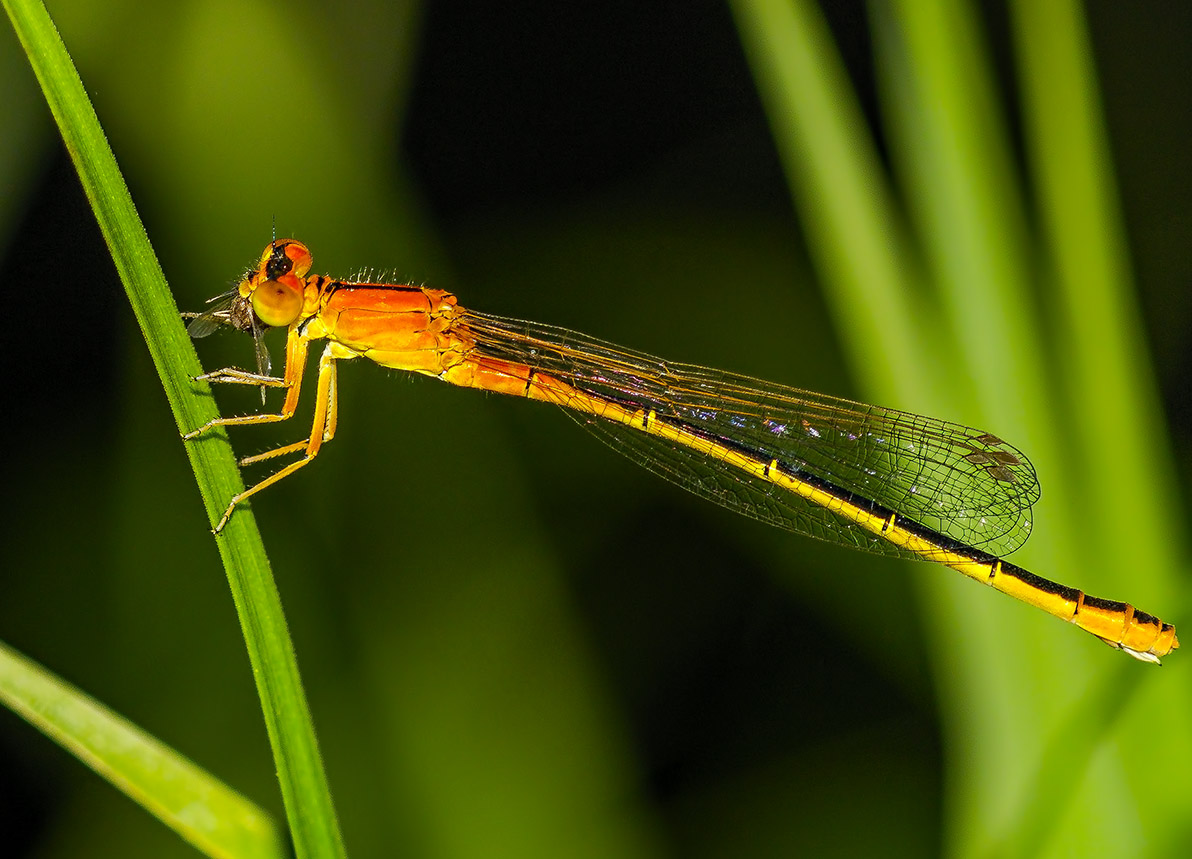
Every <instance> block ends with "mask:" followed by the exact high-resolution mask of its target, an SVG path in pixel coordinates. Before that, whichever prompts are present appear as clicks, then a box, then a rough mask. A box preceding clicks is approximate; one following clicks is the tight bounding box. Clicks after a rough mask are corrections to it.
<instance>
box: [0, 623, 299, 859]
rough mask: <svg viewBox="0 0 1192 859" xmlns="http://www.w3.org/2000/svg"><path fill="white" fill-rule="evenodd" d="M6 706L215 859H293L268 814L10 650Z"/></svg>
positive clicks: (1, 695)
mask: <svg viewBox="0 0 1192 859" xmlns="http://www.w3.org/2000/svg"><path fill="white" fill-rule="evenodd" d="M0 701H3V702H4V704H5V705H6V706H7V707H8V708H9V709H11V710H13V711H14V712H16V713H18V714H20V715H21V716H22V717H24V718H25V719H26V721H28V722H29V723H30V724H31V725H33V726H34V727H36V728H38V729H39V730H40V731H41V732H42V733H44V734H45V735H46V736H48V737H49V738H50V739H52V740H54V741H55V742H57V743H59V744H60V745H61V746H63V747H64V748H65V749H66V750H67V751H69V752H71V753H72V754H73V755H74V756H75V757H77V758H78V759H79V760H81V761H82V762H83V763H85V764H86V765H87V766H89V767H91V769H93V770H95V771H96V772H97V773H98V774H99V775H101V776H102V777H103V778H105V779H107V780H108V781H109V782H111V783H112V784H113V785H114V786H115V787H116V788H117V789H118V790H120V791H121V792H123V793H125V794H127V795H128V797H129V798H131V799H132V800H133V801H134V802H137V803H140V804H141V805H143V806H144V807H145V809H146V810H147V811H148V812H149V813H150V814H152V815H154V816H155V817H157V818H158V819H160V820H161V821H162V822H163V823H165V824H166V825H167V826H169V827H170V828H171V829H173V830H175V831H176V832H177V833H178V834H179V835H181V836H182V837H183V838H184V839H186V840H187V841H189V842H190V843H191V844H193V845H194V846H195V847H197V848H198V849H199V850H202V851H203V852H204V853H206V854H207V855H208V856H220V857H245V859H250V857H271V856H278V857H280V856H284V855H285V850H283V848H282V845H281V842H280V841H279V839H278V835H277V831H276V829H275V828H274V825H273V820H272V819H271V818H270V817H269V815H268V814H266V813H265V812H263V811H262V810H261V809H260V808H258V807H257V806H256V805H254V804H253V803H252V802H250V801H249V800H247V799H245V798H244V797H243V796H241V795H240V794H238V793H236V791H234V790H232V789H231V788H229V787H228V786H227V785H225V784H224V783H223V782H221V781H220V780H219V779H217V778H215V777H213V776H212V775H211V774H210V773H207V772H205V771H204V770H202V769H200V768H199V767H197V766H195V765H194V764H193V763H192V762H190V761H189V760H187V759H186V758H185V757H183V756H182V755H180V754H178V753H177V752H176V751H174V750H173V749H171V748H169V747H168V746H166V745H164V744H163V743H161V742H160V741H158V740H157V739H155V738H153V737H151V736H150V735H148V734H146V733H145V732H144V731H142V730H141V729H140V728H138V727H137V726H136V725H133V724H132V723H130V722H129V721H128V720H126V719H124V718H122V717H120V716H118V715H116V714H115V713H113V712H112V711H111V710H109V709H108V708H107V707H104V706H103V705H102V704H100V703H98V702H97V701H95V700H94V699H93V698H91V697H90V696H89V695H87V694H85V693H83V692H81V691H79V690H78V689H76V688H75V687H73V686H71V685H70V684H68V683H66V682H64V681H63V680H62V679H61V678H59V677H57V676H55V675H54V674H53V673H51V672H49V671H47V670H45V669H44V668H42V667H41V666H40V665H37V664H36V663H34V662H33V661H32V660H30V659H28V658H26V657H25V656H22V655H21V654H19V653H17V652H16V651H14V650H12V649H11V648H9V647H8V646H7V645H4V644H0Z"/></svg>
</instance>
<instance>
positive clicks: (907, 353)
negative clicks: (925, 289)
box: [732, 0, 935, 396]
mask: <svg viewBox="0 0 1192 859" xmlns="http://www.w3.org/2000/svg"><path fill="white" fill-rule="evenodd" d="M732 6H733V12H734V15H735V17H736V20H737V26H738V29H739V30H740V32H741V39H742V42H743V43H744V46H745V51H746V54H747V55H748V57H749V61H750V64H751V65H752V67H753V70H754V76H755V77H756V78H757V80H758V91H759V94H760V95H761V97H762V100H763V102H764V103H765V106H766V112H767V113H768V114H769V116H770V124H771V127H772V130H773V133H774V137H775V141H776V143H777V146H778V153H779V157H780V158H781V159H782V163H783V167H784V169H785V170H786V173H787V177H788V181H789V182H790V185H791V188H792V200H793V202H794V205H795V208H796V209H797V210H798V212H799V216H800V221H801V222H802V223H803V225H804V229H805V231H806V233H807V239H808V246H809V250H810V252H811V254H812V257H813V258H814V259H815V261H816V264H817V267H818V269H819V271H820V273H821V277H822V278H823V279H824V280H825V281H826V282H830V283H831V284H832V285H833V288H832V289H831V290H828V291H827V292H826V297H827V298H828V301H829V302H830V306H831V308H832V312H833V315H834V316H835V318H836V320H837V329H838V330H839V331H840V332H841V337H843V338H844V339H845V340H846V341H847V345H848V347H849V348H848V350H847V351H848V352H849V353H850V354H851V355H852V359H853V362H854V369H856V370H861V369H862V368H868V369H869V370H870V371H872V372H873V373H874V374H875V376H877V377H878V382H877V387H878V389H880V390H892V389H893V388H894V387H895V386H896V384H897V381H896V380H898V379H900V378H901V379H908V378H911V379H918V380H920V381H921V382H922V384H923V389H924V391H925V394H924V396H927V395H928V394H927V393H926V392H930V391H931V390H933V389H934V387H935V380H934V379H933V378H932V377H931V376H930V374H924V373H923V372H922V371H921V368H922V367H924V366H933V365H934V363H935V362H933V361H931V360H930V356H931V354H932V352H931V348H932V347H931V342H932V341H930V340H927V339H924V338H922V337H920V336H919V334H918V325H919V324H920V323H919V322H917V321H916V320H917V319H922V318H923V317H924V316H926V315H930V314H929V311H928V308H926V307H924V306H922V305H921V303H920V302H918V301H917V300H916V296H915V292H916V290H915V282H916V279H917V278H916V275H915V273H914V272H915V264H914V260H913V254H912V253H911V249H910V247H909V246H908V244H907V243H906V241H905V238H904V229H903V225H902V222H901V219H900V217H899V215H898V213H897V211H896V208H895V205H894V200H893V193H892V191H891V189H890V186H889V183H888V181H887V179H886V177H885V175H884V173H883V171H882V169H881V161H880V158H879V157H878V154H877V151H876V149H875V147H873V146H872V141H871V140H870V139H869V138H868V137H867V136H866V135H865V134H863V133H859V131H860V130H861V129H863V128H864V126H865V119H864V116H863V114H862V111H861V108H860V105H859V104H857V102H856V99H855V97H854V96H853V93H852V91H851V89H850V87H849V83H848V76H847V74H846V73H845V71H844V68H843V67H842V65H841V63H840V60H839V57H838V56H837V55H836V52H835V47H834V46H833V45H832V42H831V35H830V33H829V32H828V29H827V25H826V24H825V23H824V21H823V20H822V19H821V17H820V15H819V13H818V10H816V9H815V8H814V6H813V5H812V4H808V3H804V2H790V0H734V2H733V4H732ZM887 347H888V348H887Z"/></svg>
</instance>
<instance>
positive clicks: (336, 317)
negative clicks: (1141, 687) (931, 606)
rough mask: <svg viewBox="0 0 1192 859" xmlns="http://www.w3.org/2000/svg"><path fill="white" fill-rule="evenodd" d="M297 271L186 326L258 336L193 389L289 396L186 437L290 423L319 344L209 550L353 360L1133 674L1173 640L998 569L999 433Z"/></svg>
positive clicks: (1107, 604) (1003, 511)
mask: <svg viewBox="0 0 1192 859" xmlns="http://www.w3.org/2000/svg"><path fill="white" fill-rule="evenodd" d="M310 267H311V255H310V251H309V250H307V248H306V246H305V245H303V244H301V243H300V242H296V241H293V240H275V241H273V242H271V243H270V244H269V245H268V246H267V247H266V248H265V251H264V253H263V254H262V255H261V259H260V262H259V263H258V264H257V266H256V268H255V269H252V270H250V271H249V272H248V273H247V274H246V275H245V277H244V279H243V280H242V281H241V282H240V284H239V286H238V287H236V288H235V289H233V290H232V291H231V292H229V293H226V294H225V295H223V296H217V298H215V299H212V306H211V308H210V309H208V310H207V311H206V312H204V313H202V314H190V315H192V316H195V317H196V318H194V320H193V321H192V322H191V324H190V328H189V330H190V333H191V334H192V336H195V337H203V336H205V335H207V334H209V333H211V332H212V331H213V330H215V329H216V328H217V327H218V326H219V325H221V324H223V325H230V326H232V327H234V328H237V329H239V330H241V331H250V332H252V333H253V335H254V338H255V341H256V346H257V372H255V373H254V372H249V371H246V370H239V369H235V368H225V369H222V370H216V371H214V372H211V373H207V374H205V375H203V376H200V377H199V379H203V380H206V381H209V382H224V383H234V384H246V385H260V386H261V389H262V398H263V397H264V392H265V389H266V388H282V389H284V390H285V391H286V398H285V402H284V403H283V405H282V408H281V411H280V412H277V413H275V414H272V413H271V414H251V415H243V416H239V417H228V418H217V419H215V420H213V421H211V422H210V423H208V424H206V425H204V426H202V427H199V428H198V429H196V430H194V431H193V432H190V433H187V434H186V436H185V438H187V439H194V438H196V437H198V436H199V435H201V434H202V433H204V432H205V431H207V430H209V429H211V428H212V427H215V426H242V425H247V424H263V423H273V422H277V421H285V420H288V419H290V418H291V417H293V415H294V411H295V409H296V407H297V405H298V395H299V390H300V387H301V383H302V374H303V370H304V369H305V365H306V358H307V350H308V347H309V345H310V343H311V341H313V340H325V341H326V346H325V348H324V350H323V355H322V357H321V358H320V359H319V374H318V381H317V383H316V384H317V390H316V394H315V409H314V425H313V426H312V428H311V433H310V436H309V438H306V439H303V440H302V441H299V442H296V443H294V444H290V445H286V446H284V447H280V448H277V449H276V450H271V451H268V452H266V453H261V454H257V455H255V456H249V457H246V458H244V459H242V460H241V461H240V462H241V464H242V465H248V464H252V463H256V462H262V461H264V460H267V459H273V458H275V457H280V456H285V455H287V454H299V456H298V458H297V459H295V460H293V461H292V462H290V463H288V464H287V465H285V466H284V467H283V468H281V469H280V470H278V471H277V472H275V473H274V474H272V475H270V476H269V477H266V478H265V479H264V480H262V481H261V482H259V483H257V484H256V485H254V486H252V487H251V488H249V489H247V490H246V491H244V492H242V493H240V494H239V495H237V496H235V497H234V498H232V500H231V502H230V503H229V504H228V507H227V510H226V511H225V512H224V514H223V517H222V518H221V519H220V520H219V522H218V523H217V524H216V526H215V529H214V530H215V532H216V533H219V532H220V531H221V530H222V529H223V527H224V526H225V525H226V524H227V522H228V519H229V518H230V517H231V516H232V513H233V512H234V511H235V509H236V507H237V506H238V505H240V504H242V503H243V502H244V501H245V500H247V499H248V498H250V497H251V496H253V495H255V494H256V493H257V492H260V491H261V490H262V489H264V488H265V487H267V486H272V485H273V484H274V483H277V482H278V481H279V480H281V479H283V478H284V477H287V476H289V475H290V474H293V473H294V472H295V471H297V470H298V469H299V468H301V467H302V466H304V465H306V464H307V463H309V462H310V461H311V460H312V459H314V458H315V456H316V455H318V453H319V450H320V448H321V447H322V445H323V443H324V442H327V441H330V440H331V438H332V437H333V436H334V435H335V425H336V399H337V398H336V363H337V362H338V361H342V360H347V359H351V358H361V357H363V358H369V359H371V360H373V361H375V362H377V363H378V364H381V365H382V366H385V367H391V368H394V369H399V370H409V371H412V372H415V373H422V374H424V375H427V376H433V377H435V378H438V379H442V380H443V381H445V382H450V383H451V384H453V385H460V386H462V387H466V388H479V389H481V390H484V391H494V392H498V393H503V394H512V395H514V396H521V397H527V398H529V399H532V400H542V401H544V402H548V403H554V404H556V405H559V406H563V407H564V408H565V409H566V410H568V412H569V413H570V414H572V415H573V416H576V417H577V419H578V420H579V421H580V423H581V424H583V425H584V426H585V427H587V428H588V429H589V430H591V431H592V432H593V433H595V434H596V435H597V436H599V437H600V438H602V439H603V440H604V441H606V442H608V443H609V444H610V445H611V446H612V447H614V448H615V449H617V450H618V451H620V452H621V453H624V454H625V455H627V456H629V457H630V458H631V459H633V460H635V461H637V462H639V463H641V464H642V465H644V466H645V467H646V468H648V469H650V470H651V471H653V472H655V473H657V474H660V475H662V476H663V477H665V478H667V479H669V480H672V481H674V482H675V483H677V484H679V485H680V486H682V487H684V488H685V489H689V490H691V491H692V492H694V493H696V494H698V495H702V496H704V497H705V498H708V499H710V500H712V501H715V502H716V503H718V504H722V505H724V506H725V507H728V508H730V509H733V510H736V511H738V512H740V513H743V514H745V515H747V516H752V517H753V518H755V519H759V520H762V521H764V522H769V523H771V524H773V525H777V526H779V527H782V528H786V529H788V530H791V531H796V532H798V533H801V534H807V535H810V536H812V537H817V538H820V539H824V540H828V541H831V542H834V543H840V544H843V545H847V546H852V547H855V548H859V549H863V550H865V551H869V552H876V553H880V554H888V555H894V556H898V557H909V558H917V559H925V560H929V561H935V562H938V563H941V564H944V565H945V566H948V567H951V568H952V569H954V570H957V571H959V572H961V573H963V574H964V575H966V576H968V577H970V578H973V579H976V580H977V581H981V582H984V583H985V584H988V585H991V586H992V587H994V588H996V589H997V590H999V591H1002V592H1003V593H1006V594H1009V595H1010V596H1012V597H1015V598H1017V599H1019V600H1022V601H1023V602H1026V603H1029V604H1031V605H1033V606H1037V607H1038V608H1041V609H1043V610H1044V611H1046V612H1048V613H1050V614H1053V615H1055V616H1056V617H1059V618H1062V619H1064V620H1067V621H1070V622H1071V623H1073V624H1075V625H1076V626H1078V627H1080V628H1081V629H1083V630H1085V631H1087V632H1089V633H1092V634H1093V635H1095V636H1096V637H1097V638H1099V639H1101V640H1102V641H1104V642H1105V643H1106V644H1109V645H1110V646H1112V647H1115V648H1118V649H1121V650H1124V651H1125V652H1126V653H1128V654H1130V655H1131V656H1133V657H1135V658H1137V659H1141V660H1144V661H1147V662H1155V663H1157V662H1158V661H1159V660H1160V658H1161V657H1163V656H1166V655H1167V654H1168V653H1170V652H1171V651H1172V650H1174V649H1175V648H1177V647H1178V646H1179V641H1178V639H1177V638H1176V634H1175V628H1174V627H1173V626H1172V625H1171V624H1168V623H1164V622H1162V621H1160V620H1159V619H1158V618H1156V617H1154V616H1152V615H1149V614H1146V613H1144V612H1141V611H1137V610H1135V609H1134V608H1133V607H1132V606H1131V605H1129V604H1128V603H1123V602H1115V601H1113V600H1105V599H1100V598H1098V597H1092V596H1087V595H1086V594H1084V593H1083V592H1082V591H1079V590H1077V589H1076V588H1070V587H1066V586H1064V585H1060V584H1057V583H1056V582H1052V581H1049V580H1048V579H1045V578H1042V577H1041V576H1037V575H1035V574H1034V573H1031V572H1028V571H1027V570H1024V569H1022V568H1020V567H1016V566H1014V565H1013V564H1010V563H1008V562H1007V561H1004V560H1002V559H1001V556H1002V555H1005V554H1007V553H1009V552H1012V551H1014V550H1015V549H1017V548H1018V547H1019V546H1021V545H1022V543H1023V542H1024V541H1025V540H1026V538H1027V537H1028V536H1029V534H1030V528H1031V518H1030V516H1031V507H1032V505H1033V504H1034V503H1035V502H1036V501H1037V500H1038V498H1039V483H1038V480H1037V479H1036V477H1035V471H1034V468H1033V467H1032V466H1031V464H1030V462H1029V461H1028V460H1027V458H1026V457H1025V456H1024V455H1023V454H1022V453H1020V452H1019V451H1018V450H1017V449H1015V448H1014V447H1012V446H1011V445H1009V444H1006V443H1005V442H1004V441H1002V440H1001V439H1000V438H998V437H997V436H995V435H992V434H990V433H987V432H982V431H980V430H975V429H971V428H969V427H966V426H962V425H960V424H955V423H950V422H948V421H942V420H937V419H935V418H929V417H923V416H921V415H915V414H910V413H907V412H899V411H894V410H892V409H884V408H880V407H877V406H870V405H865V404H863V403H857V402H852V401H849V400H843V399H838V398H836V397H830V396H827V395H825V394H817V393H812V392H809V391H802V390H798V389H795V388H787V387H783V386H780V385H774V384H770V383H768V382H762V381H759V380H757V379H751V378H748V377H746V376H739V375H736V374H733V373H726V372H723V371H720V370H711V369H708V368H705V367H697V366H693V365H690V364H677V363H672V362H668V361H663V360H661V359H659V358H655V357H653V356H651V355H646V354H644V353H641V352H633V351H630V350H627V349H623V348H621V347H619V346H615V345H613V344H611V343H607V342H604V341H601V340H596V339H594V338H591V337H587V336H585V335H583V334H579V333H577V332H574V331H568V330H566V329H563V328H555V327H551V326H547V325H539V324H537V323H533V322H524V321H520V320H515V319H505V318H502V317H499V316H491V315H489V314H486V313H478V312H476V311H473V310H467V309H465V308H463V307H460V306H459V304H458V303H457V302H456V298H455V296H454V295H452V294H450V293H448V292H444V291H442V290H437V289H426V288H423V287H418V286H409V285H397V284H388V283H365V282H353V281H344V280H336V279H334V278H330V277H326V276H323V275H312V274H309V272H310ZM272 327H279V328H287V329H288V331H289V333H288V338H287V340H286V364H285V370H284V372H283V373H282V375H281V376H280V377H276V376H273V375H271V374H270V369H269V367H270V365H269V358H268V353H267V352H266V350H265V348H264V346H263V344H262V341H261V333H262V331H263V330H264V329H266V328H272Z"/></svg>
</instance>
